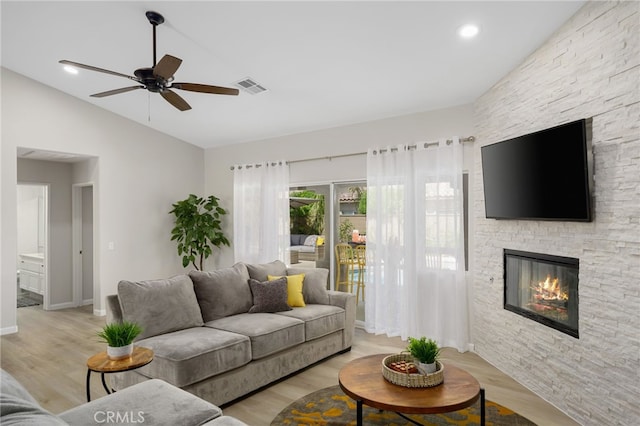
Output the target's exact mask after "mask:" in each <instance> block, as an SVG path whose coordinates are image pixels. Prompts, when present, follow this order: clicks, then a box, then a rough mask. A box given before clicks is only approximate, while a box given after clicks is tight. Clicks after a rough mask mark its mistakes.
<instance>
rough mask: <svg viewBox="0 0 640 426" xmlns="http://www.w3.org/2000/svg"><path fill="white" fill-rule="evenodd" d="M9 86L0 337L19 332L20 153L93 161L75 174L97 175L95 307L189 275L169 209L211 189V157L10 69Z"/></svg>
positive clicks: (5, 80)
mask: <svg viewBox="0 0 640 426" xmlns="http://www.w3.org/2000/svg"><path fill="white" fill-rule="evenodd" d="M1 81H2V87H1V89H2V111H1V114H2V134H1V136H2V154H1V157H0V158H1V168H0V170H1V171H0V174H1V176H2V179H1V182H0V184H1V185H2V186H1V206H2V212H1V219H2V222H1V227H0V229H1V233H2V240H1V243H0V244H1V245H2V247H1V253H2V258H1V262H0V264H1V268H0V274H1V283H2V286H1V296H2V297H1V300H2V301H1V304H2V305H1V307H2V309H1V311H2V312H1V315H0V332H2V333H5V332H11V331H15V326H16V308H15V300H16V285H15V282H16V269H15V259H16V247H17V239H16V227H17V219H16V182H17V179H16V176H17V160H16V157H17V147H27V148H34V149H43V150H49V151H58V152H66V153H76V154H82V155H86V156H91V157H95V164H93V166H94V167H90V166H87V167H86V170H79V171H77V173H78V176H82V177H78V179H79V180H80V179H86V178H90V177H91V176H92V173H95V174H97V178H96V179H95V180H96V185H95V186H94V197H95V199H96V205H95V207H96V210H95V211H94V213H95V220H96V222H97V223H96V226H97V229H98V232H97V235H95V237H96V252H95V253H94V255H95V256H96V262H97V269H98V271H97V275H98V281H99V282H98V283H97V285H98V286H99V288H100V292H99V294H95V295H94V303H95V304H94V309H96V310H98V311H102V312H103V311H104V297H105V296H106V295H108V294H112V293H114V292H115V291H116V286H117V283H118V281H120V280H121V279H132V280H137V279H150V278H159V277H166V276H170V275H173V274H177V273H180V272H183V271H184V270H183V269H182V266H181V263H180V259H179V258H178V256H177V253H176V249H175V243H174V242H172V241H170V231H171V227H172V220H171V216H170V215H169V214H168V212H169V210H170V209H171V204H172V203H173V202H175V201H176V200H180V199H184V198H186V197H187V196H188V195H189V193H191V192H193V193H202V192H203V188H204V181H205V179H204V159H203V158H204V156H203V150H202V149H201V148H198V147H195V146H193V145H190V144H188V143H186V142H183V141H180V140H178V139H175V138H173V137H170V136H167V135H165V134H162V133H159V132H156V131H154V130H151V129H149V128H147V127H144V126H141V125H139V124H137V123H134V122H132V121H130V120H127V119H126V118H123V117H120V116H117V115H115V114H112V113H110V112H107V111H104V110H102V109H100V108H98V107H95V106H93V105H91V104H89V103H88V102H84V101H82V100H80V99H77V98H74V97H72V96H68V95H66V94H64V93H62V92H59V91H57V90H55V89H52V88H50V87H47V86H44V85H42V84H39V83H37V82H35V81H33V80H30V79H28V78H26V77H24V76H21V75H19V74H16V73H14V72H12V71H10V70H7V69H4V68H3V69H2V80H1ZM96 170H97V173H96ZM109 242H113V243H114V250H112V251H110V250H108V249H107V248H108V243H109Z"/></svg>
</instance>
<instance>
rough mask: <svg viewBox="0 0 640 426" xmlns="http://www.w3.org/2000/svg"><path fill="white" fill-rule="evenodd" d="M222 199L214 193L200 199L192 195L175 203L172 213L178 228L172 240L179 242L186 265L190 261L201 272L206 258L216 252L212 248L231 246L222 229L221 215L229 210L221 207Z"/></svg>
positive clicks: (184, 264)
mask: <svg viewBox="0 0 640 426" xmlns="http://www.w3.org/2000/svg"><path fill="white" fill-rule="evenodd" d="M219 201H220V199H219V198H217V197H215V196H213V195H210V196H209V197H207V198H201V197H198V196H195V195H193V194H190V195H189V197H188V198H187V199H186V200H182V201H178V202H177V203H175V204H173V205H172V207H173V210H171V211H170V212H169V214H173V215H174V216H175V227H174V228H173V229H172V230H171V241H174V240H175V241H176V242H177V243H178V255H179V256H182V266H183V267H185V268H186V267H187V265H189V263H191V264H192V265H193V267H194V268H196V269H197V270H199V271H201V270H202V269H203V263H204V259H206V258H208V257H209V256H211V254H212V252H213V249H212V247H218V248H220V247H221V246H223V245H225V246H229V240H227V238H226V237H225V236H224V233H223V232H222V217H223V216H224V215H226V214H227V211H226V210H225V209H223V208H222V207H220V205H219Z"/></svg>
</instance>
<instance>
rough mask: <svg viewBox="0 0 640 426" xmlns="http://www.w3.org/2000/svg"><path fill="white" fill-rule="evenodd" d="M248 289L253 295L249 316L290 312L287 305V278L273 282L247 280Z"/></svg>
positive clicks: (289, 307)
mask: <svg viewBox="0 0 640 426" xmlns="http://www.w3.org/2000/svg"><path fill="white" fill-rule="evenodd" d="M249 287H251V293H252V294H253V306H252V307H251V309H249V313H250V314H255V313H258V312H266V313H271V312H283V311H290V310H292V308H291V306H289V304H288V303H287V277H282V278H278V279H277V280H273V281H258V280H254V279H253V278H250V279H249Z"/></svg>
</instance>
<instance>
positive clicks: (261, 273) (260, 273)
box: [246, 260, 287, 281]
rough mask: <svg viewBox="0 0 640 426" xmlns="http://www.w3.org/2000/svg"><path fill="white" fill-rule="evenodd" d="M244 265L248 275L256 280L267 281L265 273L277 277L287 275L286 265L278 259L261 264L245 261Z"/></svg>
mask: <svg viewBox="0 0 640 426" xmlns="http://www.w3.org/2000/svg"><path fill="white" fill-rule="evenodd" d="M246 265H247V269H248V270H249V276H250V277H251V278H253V279H254V280H258V281H267V275H275V276H277V277H281V276H283V275H287V265H285V264H284V263H282V261H280V260H274V261H273V262H271V263H261V264H251V263H247V264H246Z"/></svg>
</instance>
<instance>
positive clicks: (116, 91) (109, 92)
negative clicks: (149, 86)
mask: <svg viewBox="0 0 640 426" xmlns="http://www.w3.org/2000/svg"><path fill="white" fill-rule="evenodd" d="M136 89H144V86H130V87H123V88H121V89H114V90H107V91H106V92H100V93H94V94H93V95H91V97H92V98H104V97H105V96H111V95H117V94H119V93H125V92H130V91H132V90H136Z"/></svg>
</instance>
